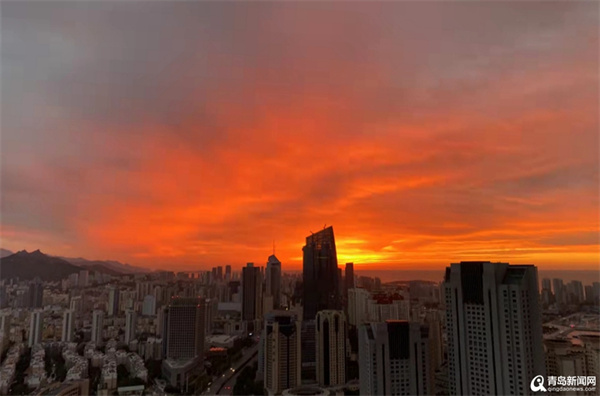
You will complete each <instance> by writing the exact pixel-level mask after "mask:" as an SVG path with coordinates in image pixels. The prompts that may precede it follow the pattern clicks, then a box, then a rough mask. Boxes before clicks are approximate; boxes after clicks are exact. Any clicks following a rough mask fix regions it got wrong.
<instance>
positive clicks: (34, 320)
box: [28, 310, 44, 347]
mask: <svg viewBox="0 0 600 396" xmlns="http://www.w3.org/2000/svg"><path fill="white" fill-rule="evenodd" d="M43 328H44V313H43V312H42V311H41V310H36V311H33V312H32V313H31V321H30V324H29V344H28V345H29V347H32V346H34V345H35V344H39V343H40V342H42V329H43Z"/></svg>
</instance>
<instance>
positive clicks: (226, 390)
mask: <svg viewBox="0 0 600 396" xmlns="http://www.w3.org/2000/svg"><path fill="white" fill-rule="evenodd" d="M257 359H258V352H256V353H255V354H254V355H252V356H251V357H250V359H248V360H246V362H245V363H244V364H242V365H241V366H240V367H239V368H237V369H236V370H235V372H234V373H233V375H230V376H229V377H228V378H227V381H226V382H225V383H224V384H223V385H222V386H221V389H219V390H218V391H217V395H232V394H233V387H234V385H235V382H236V381H237V377H238V375H239V374H240V373H241V372H242V369H243V368H244V367H245V366H247V365H249V364H253V363H254V362H255V361H256V360H257Z"/></svg>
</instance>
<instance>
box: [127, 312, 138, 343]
mask: <svg viewBox="0 0 600 396" xmlns="http://www.w3.org/2000/svg"><path fill="white" fill-rule="evenodd" d="M136 326H137V314H136V313H135V311H132V310H127V312H126V313H125V344H129V343H130V342H131V341H133V340H135V334H136Z"/></svg>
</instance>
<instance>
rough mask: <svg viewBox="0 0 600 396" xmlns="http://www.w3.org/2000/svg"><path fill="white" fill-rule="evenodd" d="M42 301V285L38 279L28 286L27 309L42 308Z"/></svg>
mask: <svg viewBox="0 0 600 396" xmlns="http://www.w3.org/2000/svg"><path fill="white" fill-rule="evenodd" d="M43 299H44V284H43V283H42V281H41V280H40V279H39V278H36V279H34V280H33V281H32V282H31V283H30V284H29V307H30V308H42V306H43Z"/></svg>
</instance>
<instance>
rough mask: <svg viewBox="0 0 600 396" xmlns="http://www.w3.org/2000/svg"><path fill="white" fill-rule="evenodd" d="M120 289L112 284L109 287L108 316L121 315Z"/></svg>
mask: <svg viewBox="0 0 600 396" xmlns="http://www.w3.org/2000/svg"><path fill="white" fill-rule="evenodd" d="M119 299H120V291H119V289H118V288H116V287H114V286H111V287H110V288H109V289H108V316H117V315H119V309H120V306H119V304H120V302H119Z"/></svg>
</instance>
